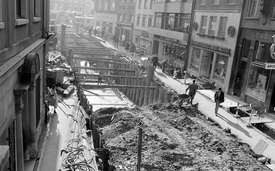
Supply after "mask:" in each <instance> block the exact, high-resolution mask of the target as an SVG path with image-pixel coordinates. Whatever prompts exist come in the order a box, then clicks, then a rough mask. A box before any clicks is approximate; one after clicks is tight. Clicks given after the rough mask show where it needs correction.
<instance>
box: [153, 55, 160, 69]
mask: <svg viewBox="0 0 275 171" xmlns="http://www.w3.org/2000/svg"><path fill="white" fill-rule="evenodd" d="M158 62H159V58H158V56H157V54H155V55H154V56H153V58H152V63H153V66H154V67H155V68H156V67H157V64H158Z"/></svg>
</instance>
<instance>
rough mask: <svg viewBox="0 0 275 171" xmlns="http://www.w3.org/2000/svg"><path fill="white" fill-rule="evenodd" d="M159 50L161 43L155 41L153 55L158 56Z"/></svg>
mask: <svg viewBox="0 0 275 171" xmlns="http://www.w3.org/2000/svg"><path fill="white" fill-rule="evenodd" d="M158 49H159V41H156V40H154V42H153V54H157V55H158Z"/></svg>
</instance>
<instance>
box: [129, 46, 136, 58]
mask: <svg viewBox="0 0 275 171" xmlns="http://www.w3.org/2000/svg"><path fill="white" fill-rule="evenodd" d="M135 52H136V46H135V44H134V43H131V46H130V54H131V55H132V56H135Z"/></svg>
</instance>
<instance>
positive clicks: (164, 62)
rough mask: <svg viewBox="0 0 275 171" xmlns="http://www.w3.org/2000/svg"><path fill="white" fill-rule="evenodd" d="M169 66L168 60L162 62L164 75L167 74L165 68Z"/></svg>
mask: <svg viewBox="0 0 275 171" xmlns="http://www.w3.org/2000/svg"><path fill="white" fill-rule="evenodd" d="M167 64H168V59H166V60H164V61H163V62H162V64H161V65H162V72H163V73H164V72H165V67H166V65H167Z"/></svg>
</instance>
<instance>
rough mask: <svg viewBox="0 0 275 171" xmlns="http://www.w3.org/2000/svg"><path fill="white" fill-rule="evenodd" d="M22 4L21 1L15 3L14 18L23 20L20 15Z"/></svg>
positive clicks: (17, 0)
mask: <svg viewBox="0 0 275 171" xmlns="http://www.w3.org/2000/svg"><path fill="white" fill-rule="evenodd" d="M22 7H23V4H22V2H21V0H16V1H15V10H16V18H24V17H23V13H22Z"/></svg>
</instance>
